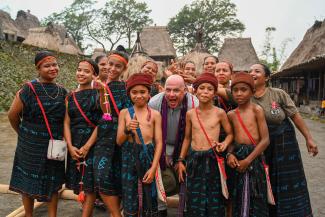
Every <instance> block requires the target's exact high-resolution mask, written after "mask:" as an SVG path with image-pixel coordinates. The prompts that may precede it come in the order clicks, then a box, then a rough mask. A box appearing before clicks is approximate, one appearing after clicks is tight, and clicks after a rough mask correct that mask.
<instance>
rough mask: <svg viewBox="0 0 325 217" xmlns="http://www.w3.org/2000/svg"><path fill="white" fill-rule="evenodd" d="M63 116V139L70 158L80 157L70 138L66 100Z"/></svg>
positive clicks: (76, 158)
mask: <svg viewBox="0 0 325 217" xmlns="http://www.w3.org/2000/svg"><path fill="white" fill-rule="evenodd" d="M65 107H66V110H65V116H64V122H63V136H64V139H65V141H66V142H67V146H68V150H69V153H70V155H71V158H72V159H74V160H78V159H79V158H81V157H82V156H81V154H80V153H79V149H77V148H76V147H74V146H73V145H72V139H71V130H70V116H69V113H68V102H67V100H66V102H65Z"/></svg>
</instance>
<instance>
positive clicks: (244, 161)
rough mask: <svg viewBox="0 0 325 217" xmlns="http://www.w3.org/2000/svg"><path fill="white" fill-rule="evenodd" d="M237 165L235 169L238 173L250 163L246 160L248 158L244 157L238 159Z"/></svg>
mask: <svg viewBox="0 0 325 217" xmlns="http://www.w3.org/2000/svg"><path fill="white" fill-rule="evenodd" d="M238 163H239V165H238V167H237V169H236V170H237V171H238V172H240V173H243V172H245V171H246V170H247V167H248V166H249V165H250V162H248V160H246V159H244V160H240V161H239V162H238Z"/></svg>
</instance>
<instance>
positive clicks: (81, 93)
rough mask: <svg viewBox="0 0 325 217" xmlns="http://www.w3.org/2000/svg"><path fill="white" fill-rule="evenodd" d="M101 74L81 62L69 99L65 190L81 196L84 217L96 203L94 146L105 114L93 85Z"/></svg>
mask: <svg viewBox="0 0 325 217" xmlns="http://www.w3.org/2000/svg"><path fill="white" fill-rule="evenodd" d="M98 71H99V70H98V66H97V64H96V63H95V62H94V61H92V60H91V59H85V60H82V61H80V62H79V64H78V68H77V72H76V79H77V82H78V84H79V87H78V88H77V89H76V90H75V91H73V92H72V93H71V94H70V95H69V96H68V97H67V99H66V114H65V119H64V137H65V139H66V141H67V145H68V150H69V155H68V159H67V171H66V187H67V188H69V189H72V190H73V192H74V193H75V194H79V197H78V199H79V201H80V202H82V203H83V213H82V216H90V215H91V213H92V209H93V204H94V201H95V190H94V175H93V160H94V158H93V154H94V153H93V152H94V148H93V145H94V143H95V141H96V138H97V127H96V125H97V122H98V120H99V119H100V118H101V115H102V111H101V108H100V102H99V92H98V91H97V90H96V89H92V88H91V83H92V81H93V77H95V76H97V75H98ZM84 194H85V197H84Z"/></svg>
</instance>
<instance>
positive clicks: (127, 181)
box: [117, 73, 162, 217]
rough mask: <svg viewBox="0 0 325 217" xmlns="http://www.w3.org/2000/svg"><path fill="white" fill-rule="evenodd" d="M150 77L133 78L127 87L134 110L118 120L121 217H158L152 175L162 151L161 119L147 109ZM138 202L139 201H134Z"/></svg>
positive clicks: (134, 76)
mask: <svg viewBox="0 0 325 217" xmlns="http://www.w3.org/2000/svg"><path fill="white" fill-rule="evenodd" d="M152 83H153V80H152V76H151V75H148V74H143V73H137V74H134V75H132V76H131V77H130V78H129V79H128V80H127V83H126V87H127V93H128V95H129V96H130V98H131V101H132V103H133V106H132V107H130V108H128V109H123V110H122V111H121V113H120V116H119V125H118V131H117V144H119V145H122V186H123V190H122V200H123V206H124V216H125V217H128V216H157V215H158V207H157V197H158V194H157V193H158V192H157V189H156V185H155V175H156V171H157V168H158V167H159V165H158V163H159V158H160V155H161V151H162V131H161V116H160V113H159V112H158V111H156V110H153V109H150V108H149V107H148V104H147V103H148V101H149V98H150V94H149V93H150V88H151V85H152ZM137 199H138V200H137Z"/></svg>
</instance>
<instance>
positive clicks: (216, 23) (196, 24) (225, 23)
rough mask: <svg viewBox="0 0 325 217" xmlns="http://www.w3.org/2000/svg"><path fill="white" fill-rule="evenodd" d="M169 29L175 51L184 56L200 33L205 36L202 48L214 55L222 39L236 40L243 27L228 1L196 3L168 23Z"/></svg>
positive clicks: (184, 8)
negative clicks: (233, 37) (232, 38)
mask: <svg viewBox="0 0 325 217" xmlns="http://www.w3.org/2000/svg"><path fill="white" fill-rule="evenodd" d="M168 29H169V32H170V33H171V37H172V40H173V41H174V43H175V45H176V47H177V49H178V51H179V52H181V53H183V54H185V53H186V52H187V51H188V50H190V49H191V48H193V47H194V45H195V43H196V39H195V36H196V33H197V32H198V30H199V29H202V30H203V32H204V35H203V44H204V46H205V47H206V48H208V49H209V50H210V51H211V52H217V51H218V50H219V48H220V45H221V41H222V39H223V38H224V37H226V36H237V35H238V34H239V33H241V32H243V31H244V30H245V26H244V24H243V23H241V22H240V21H239V20H238V19H237V17H236V5H235V4H233V3H231V2H230V0H196V1H194V2H193V3H192V4H190V5H185V6H184V7H183V8H182V9H181V11H180V12H179V13H178V14H177V15H176V16H175V17H173V18H171V19H170V21H169V23H168Z"/></svg>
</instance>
